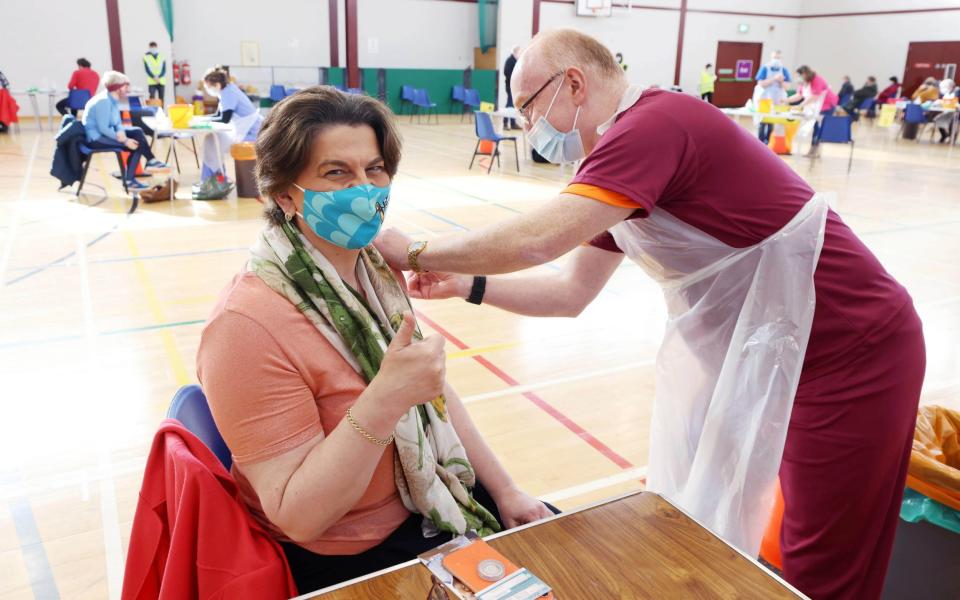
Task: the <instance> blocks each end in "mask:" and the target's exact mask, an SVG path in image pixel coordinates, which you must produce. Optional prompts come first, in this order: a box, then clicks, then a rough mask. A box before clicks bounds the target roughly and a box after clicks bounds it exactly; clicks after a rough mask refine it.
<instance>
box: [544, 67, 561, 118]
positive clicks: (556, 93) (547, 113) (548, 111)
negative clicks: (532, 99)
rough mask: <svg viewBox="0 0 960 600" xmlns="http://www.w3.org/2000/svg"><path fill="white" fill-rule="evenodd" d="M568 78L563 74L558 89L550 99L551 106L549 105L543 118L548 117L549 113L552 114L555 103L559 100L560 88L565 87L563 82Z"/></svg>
mask: <svg viewBox="0 0 960 600" xmlns="http://www.w3.org/2000/svg"><path fill="white" fill-rule="evenodd" d="M566 80H567V77H566V75H563V76H562V79H560V85H559V86H557V91H555V92H554V93H553V99H551V100H550V106H548V107H547V112H545V113H543V117H541V118H543V119H546V118H547V115H549V114H550V111H551V110H552V109H553V103H554V102H556V101H557V96H559V95H560V90H561V89H563V82H564V81H566Z"/></svg>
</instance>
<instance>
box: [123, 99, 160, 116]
mask: <svg viewBox="0 0 960 600" xmlns="http://www.w3.org/2000/svg"><path fill="white" fill-rule="evenodd" d="M127 101H128V102H129V103H130V114H133V113H140V114H141V115H151V116H152V115H155V114H157V107H156V106H144V105H143V103H142V102H140V96H129V97H128V98H127Z"/></svg>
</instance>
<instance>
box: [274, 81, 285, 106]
mask: <svg viewBox="0 0 960 600" xmlns="http://www.w3.org/2000/svg"><path fill="white" fill-rule="evenodd" d="M286 97H287V89H286V88H285V87H283V86H282V85H277V84H275V85H271V86H270V99H271V100H273V101H274V102H280V101H281V100H283V99H284V98H286Z"/></svg>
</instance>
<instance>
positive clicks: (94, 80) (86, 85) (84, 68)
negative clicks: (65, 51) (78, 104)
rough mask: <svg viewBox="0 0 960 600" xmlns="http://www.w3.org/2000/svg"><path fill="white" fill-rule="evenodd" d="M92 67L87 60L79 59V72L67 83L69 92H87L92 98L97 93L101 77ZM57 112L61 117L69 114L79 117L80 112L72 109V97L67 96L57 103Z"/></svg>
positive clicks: (75, 72) (74, 73)
mask: <svg viewBox="0 0 960 600" xmlns="http://www.w3.org/2000/svg"><path fill="white" fill-rule="evenodd" d="M90 67H91V65H90V61H89V60H87V59H85V58H78V59H77V70H76V71H74V72H73V75H71V76H70V81H69V82H68V83H67V90H68V91H73V90H87V91H88V92H90V97H91V98H92V97H93V96H94V95H95V94H96V93H97V86H99V85H100V76H99V75H97V72H96V71H94V70H93V69H91V68H90ZM57 112H58V113H60V114H61V115H65V114H67V112H69V113H70V114H72V115H73V116H77V112H78V111H77V109H75V108H70V97H69V96H67V97H66V98H64V99H63V100H61V101H60V102H57Z"/></svg>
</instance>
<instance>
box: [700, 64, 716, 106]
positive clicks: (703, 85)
mask: <svg viewBox="0 0 960 600" xmlns="http://www.w3.org/2000/svg"><path fill="white" fill-rule="evenodd" d="M716 81H717V75H716V73H714V72H713V65H712V64H710V63H707V66H705V67H704V68H703V71H701V72H700V98H701V99H703V100H706V101H707V102H709V103H710V104H713V88H714V83H715V82H716Z"/></svg>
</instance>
